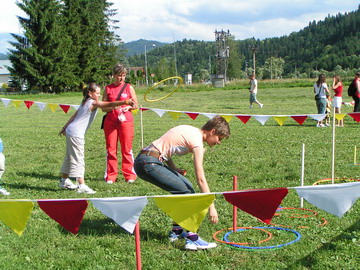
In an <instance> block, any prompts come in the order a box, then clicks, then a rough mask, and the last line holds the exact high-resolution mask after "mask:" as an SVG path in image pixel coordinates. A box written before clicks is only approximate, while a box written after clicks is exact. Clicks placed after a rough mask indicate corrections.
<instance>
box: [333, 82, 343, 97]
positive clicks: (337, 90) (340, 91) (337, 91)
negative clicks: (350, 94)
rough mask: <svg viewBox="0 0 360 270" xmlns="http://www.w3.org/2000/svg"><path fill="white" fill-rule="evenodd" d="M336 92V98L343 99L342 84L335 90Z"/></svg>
mask: <svg viewBox="0 0 360 270" xmlns="http://www.w3.org/2000/svg"><path fill="white" fill-rule="evenodd" d="M334 92H335V97H342V93H343V86H342V84H341V85H339V87H338V88H335V89H334Z"/></svg>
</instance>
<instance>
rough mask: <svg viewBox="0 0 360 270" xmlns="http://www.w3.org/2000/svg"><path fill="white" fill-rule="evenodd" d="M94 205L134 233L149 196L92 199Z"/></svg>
mask: <svg viewBox="0 0 360 270" xmlns="http://www.w3.org/2000/svg"><path fill="white" fill-rule="evenodd" d="M90 200H91V202H92V203H93V204H94V206H95V207H96V208H97V209H99V210H100V211H101V212H102V213H103V214H104V215H105V216H107V217H109V218H111V219H112V220H114V221H115V222H116V223H117V224H118V225H119V226H121V227H122V228H123V229H125V230H126V231H128V232H129V233H134V230H135V225H136V223H137V222H138V220H139V217H140V214H141V212H142V210H143V209H144V207H145V206H146V205H147V202H148V200H147V197H121V198H106V199H90Z"/></svg>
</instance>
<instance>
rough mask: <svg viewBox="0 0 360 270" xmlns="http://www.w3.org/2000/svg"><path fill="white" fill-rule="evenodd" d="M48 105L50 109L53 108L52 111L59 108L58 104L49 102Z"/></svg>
mask: <svg viewBox="0 0 360 270" xmlns="http://www.w3.org/2000/svg"><path fill="white" fill-rule="evenodd" d="M48 107H49V108H50V110H51V111H52V112H55V110H56V108H57V105H56V104H52V103H49V104H48Z"/></svg>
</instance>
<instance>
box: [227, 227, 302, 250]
mask: <svg viewBox="0 0 360 270" xmlns="http://www.w3.org/2000/svg"><path fill="white" fill-rule="evenodd" d="M254 228H258V229H273V230H283V231H288V232H292V233H294V234H295V235H296V238H295V239H294V240H292V241H290V242H287V243H284V244H280V245H275V246H263V247H249V246H241V245H235V244H229V245H231V246H234V247H238V248H245V249H270V248H281V247H284V246H287V245H291V244H293V243H295V242H297V241H299V240H300V238H301V234H300V233H299V232H297V231H295V230H292V229H288V228H282V227H254ZM244 230H246V229H237V230H236V231H244ZM231 233H233V231H230V232H227V233H226V234H225V235H224V237H223V238H224V241H226V242H230V241H229V240H228V236H229V235H230V234H231Z"/></svg>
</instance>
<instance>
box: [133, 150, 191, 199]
mask: <svg viewBox="0 0 360 270" xmlns="http://www.w3.org/2000/svg"><path fill="white" fill-rule="evenodd" d="M134 169H135V172H136V174H137V176H138V177H140V178H141V179H143V180H145V181H147V182H149V183H151V184H153V185H155V186H158V187H159V188H161V189H163V190H166V191H169V192H170V193H172V194H188V193H195V190H194V189H193V187H192V184H191V182H190V181H189V180H188V179H187V178H185V177H184V176H182V175H181V174H180V173H178V172H177V171H175V170H173V169H171V168H170V167H168V166H166V165H165V164H163V163H162V162H161V161H159V160H158V159H157V158H155V157H152V156H149V155H147V154H139V155H138V156H137V157H136V159H135V162H134Z"/></svg>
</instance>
